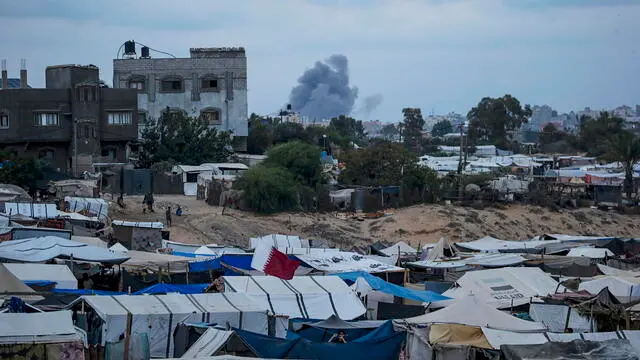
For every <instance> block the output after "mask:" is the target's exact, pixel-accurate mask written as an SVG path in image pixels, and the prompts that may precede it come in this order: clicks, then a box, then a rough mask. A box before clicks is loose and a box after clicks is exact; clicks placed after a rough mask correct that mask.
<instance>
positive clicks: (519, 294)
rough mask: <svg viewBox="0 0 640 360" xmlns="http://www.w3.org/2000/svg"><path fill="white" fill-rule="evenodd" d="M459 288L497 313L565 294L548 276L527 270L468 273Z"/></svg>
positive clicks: (455, 293) (455, 291)
mask: <svg viewBox="0 0 640 360" xmlns="http://www.w3.org/2000/svg"><path fill="white" fill-rule="evenodd" d="M457 285H458V286H459V287H460V288H462V290H463V293H467V294H468V293H472V294H474V295H476V296H477V297H478V298H480V299H482V301H484V302H485V303H487V304H489V305H490V306H493V307H494V308H498V309H505V308H509V307H511V306H518V305H523V304H527V303H529V300H530V298H532V297H537V296H546V295H549V294H553V293H555V292H556V291H558V292H563V291H564V287H563V286H561V285H559V284H558V282H557V281H555V280H554V279H553V278H552V277H551V276H550V275H549V274H547V273H545V272H543V271H542V270H540V269H539V268H528V267H504V268H499V269H488V270H478V271H469V272H467V273H465V274H464V275H462V277H460V279H458V281H457ZM460 293H461V292H460V291H459V290H458V289H456V288H454V289H451V290H447V291H445V292H444V293H443V294H442V295H444V296H448V297H453V298H455V297H456V296H459V295H460Z"/></svg>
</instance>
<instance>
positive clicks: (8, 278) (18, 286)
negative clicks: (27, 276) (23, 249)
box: [0, 263, 43, 302]
mask: <svg viewBox="0 0 640 360" xmlns="http://www.w3.org/2000/svg"><path fill="white" fill-rule="evenodd" d="M6 265H7V264H2V263H0V294H2V295H0V299H2V298H4V297H5V296H6V295H11V294H12V293H23V294H24V293H34V295H21V296H20V298H21V299H22V300H24V301H27V302H34V301H40V300H42V299H43V297H42V296H39V295H35V290H33V289H32V288H30V287H29V286H27V285H26V284H25V283H23V282H22V281H21V280H20V279H18V278H17V277H16V276H15V275H14V274H13V273H12V272H11V271H9V269H7V267H6Z"/></svg>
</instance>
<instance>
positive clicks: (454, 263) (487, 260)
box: [407, 253, 527, 269]
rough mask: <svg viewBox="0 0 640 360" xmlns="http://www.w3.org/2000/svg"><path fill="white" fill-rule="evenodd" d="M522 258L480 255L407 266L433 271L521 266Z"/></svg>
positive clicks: (516, 256) (518, 256)
mask: <svg viewBox="0 0 640 360" xmlns="http://www.w3.org/2000/svg"><path fill="white" fill-rule="evenodd" d="M526 260H527V259H525V258H524V257H522V256H521V255H519V254H502V253H497V254H494V253H490V254H487V253H480V254H477V255H474V256H471V257H467V258H461V257H455V258H438V259H435V260H428V258H427V260H422V261H414V262H410V263H408V264H407V265H410V266H414V267H418V268H434V269H451V268H463V267H465V266H469V265H474V266H482V267H487V268H492V267H503V266H514V265H519V264H522V263H524V262H525V261H526Z"/></svg>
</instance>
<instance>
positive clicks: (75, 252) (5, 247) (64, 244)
mask: <svg viewBox="0 0 640 360" xmlns="http://www.w3.org/2000/svg"><path fill="white" fill-rule="evenodd" d="M55 258H62V259H71V258H73V259H74V260H81V261H89V262H99V263H109V264H120V263H122V262H124V261H126V260H127V259H129V257H128V256H124V255H122V254H116V253H113V252H110V251H109V250H107V249H103V248H99V247H96V246H91V245H87V244H83V243H80V242H77V241H71V240H66V239H63V238H59V237H56V236H44V237H39V238H31V239H23V240H10V241H5V242H2V243H0V259H1V260H4V261H13V262H33V263H37V262H46V261H49V260H51V259H55Z"/></svg>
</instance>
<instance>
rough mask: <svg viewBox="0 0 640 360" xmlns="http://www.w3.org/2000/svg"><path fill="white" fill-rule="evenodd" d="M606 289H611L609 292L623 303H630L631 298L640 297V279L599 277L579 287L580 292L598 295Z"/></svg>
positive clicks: (613, 276)
mask: <svg viewBox="0 0 640 360" xmlns="http://www.w3.org/2000/svg"><path fill="white" fill-rule="evenodd" d="M604 288H609V291H610V292H611V293H612V294H613V295H614V296H615V297H616V298H618V300H620V301H621V302H628V300H631V299H630V298H637V297H639V296H640V277H626V276H615V275H604V276H597V277H595V278H593V279H592V280H588V281H583V282H581V283H580V285H579V286H578V289H579V290H586V291H588V292H590V293H592V294H597V293H599V292H600V291H601V290H602V289H604Z"/></svg>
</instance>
